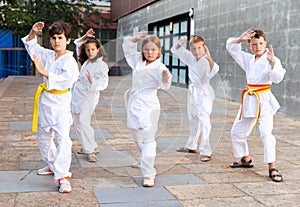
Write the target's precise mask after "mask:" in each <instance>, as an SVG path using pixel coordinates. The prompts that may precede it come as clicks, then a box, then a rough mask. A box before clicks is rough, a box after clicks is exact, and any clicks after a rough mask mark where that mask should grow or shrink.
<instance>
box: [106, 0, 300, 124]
mask: <svg viewBox="0 0 300 207" xmlns="http://www.w3.org/2000/svg"><path fill="white" fill-rule="evenodd" d="M133 1H134V0H122V1H119V0H112V1H111V4H112V17H113V20H114V21H117V22H118V29H117V32H118V33H117V35H118V38H117V52H116V59H117V61H119V63H120V65H121V66H123V65H124V56H123V52H122V47H121V43H122V39H123V37H124V36H127V35H132V34H135V33H137V32H138V31H140V30H141V29H145V30H147V31H149V33H155V34H157V35H158V36H159V37H160V39H161V40H162V43H163V45H164V48H163V49H164V51H163V52H164V55H163V57H162V61H163V62H164V63H165V64H166V65H167V66H168V68H169V70H170V71H171V72H172V74H173V76H174V79H173V84H174V85H180V86H187V85H188V77H187V71H188V68H187V67H186V66H185V65H184V64H182V63H181V62H180V61H178V60H177V59H176V58H175V57H173V56H172V55H171V54H170V51H169V49H170V47H172V45H173V44H175V43H176V41H177V39H178V38H179V37H180V36H182V35H187V36H188V37H190V36H191V35H193V34H198V35H201V36H202V37H204V39H205V41H206V45H207V46H208V48H209V50H210V53H211V55H212V57H213V58H214V60H215V61H216V62H217V63H218V64H219V66H220V71H219V73H218V75H217V77H215V78H214V79H213V80H212V81H211V83H212V85H213V87H214V90H215V93H216V95H217V96H218V97H222V98H227V99H230V100H233V101H236V102H240V96H241V91H242V89H243V88H244V87H245V84H246V80H245V73H244V71H243V70H241V69H240V67H239V66H238V65H237V64H236V63H235V62H234V61H233V59H232V58H231V57H230V55H229V54H228V52H227V51H226V49H225V43H226V40H227V38H229V37H233V36H236V37H237V36H239V35H240V34H241V33H242V32H243V31H245V30H247V29H249V28H259V29H262V30H263V31H264V32H265V33H266V36H267V41H268V44H272V46H273V48H274V52H275V55H276V56H277V57H279V58H280V59H281V61H282V64H283V66H284V68H285V69H286V70H287V73H286V75H285V78H284V80H283V81H282V82H281V83H280V84H273V85H272V91H273V93H274V94H275V96H276V97H277V99H278V101H279V102H280V105H281V109H280V111H281V112H283V113H286V114H287V115H291V116H293V117H295V118H296V119H300V108H299V107H298V105H299V104H300V92H299V91H298V88H299V86H300V81H299V80H300V72H299V69H298V68H299V64H300V57H299V54H300V39H299V38H298V37H299V35H298V34H299V33H300V24H299V21H300V1H298V0H286V1H281V0H265V1H260V0H253V1H247V0H217V1H211V0H185V1H182V0H159V1H153V0H152V1H151V0H139V1H134V2H135V3H134V4H133V6H132V4H130V3H132V2H133ZM125 5H127V6H125ZM130 5H131V6H130ZM120 7H121V8H122V9H120ZM243 48H244V49H245V50H247V46H246V45H243ZM123 67H124V68H125V67H126V66H125V65H124V66H123ZM122 70H123V69H122ZM124 70H125V69H124Z"/></svg>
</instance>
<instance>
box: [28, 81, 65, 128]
mask: <svg viewBox="0 0 300 207" xmlns="http://www.w3.org/2000/svg"><path fill="white" fill-rule="evenodd" d="M43 91H47V92H49V93H52V94H65V93H68V91H69V89H65V90H62V91H60V90H48V89H47V86H46V83H42V84H40V85H39V86H38V87H37V89H36V91H35V96H34V103H33V117H32V132H36V130H37V125H38V105H39V99H40V95H41V93H42V92H43Z"/></svg>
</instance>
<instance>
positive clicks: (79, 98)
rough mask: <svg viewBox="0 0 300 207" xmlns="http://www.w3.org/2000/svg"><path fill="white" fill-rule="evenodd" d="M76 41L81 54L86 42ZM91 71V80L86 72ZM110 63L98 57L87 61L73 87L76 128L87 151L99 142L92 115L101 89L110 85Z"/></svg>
mask: <svg viewBox="0 0 300 207" xmlns="http://www.w3.org/2000/svg"><path fill="white" fill-rule="evenodd" d="M78 40H79V39H76V40H75V41H74V43H75V45H76V51H77V55H78V56H79V55H80V54H79V47H80V46H81V45H82V44H83V43H84V42H79V41H78ZM87 71H89V73H90V75H91V76H92V78H93V81H92V83H90V82H89V80H88V78H87V76H86V74H87ZM108 71H109V68H108V65H107V64H106V63H105V62H104V61H103V60H102V57H100V58H98V59H97V60H95V61H94V62H90V61H89V60H87V61H85V62H84V63H83V65H82V67H81V70H80V75H79V79H78V80H77V81H76V82H75V85H74V87H73V89H72V94H73V96H72V102H71V111H72V114H73V120H74V128H75V131H76V134H77V136H78V137H79V140H80V143H81V144H82V147H83V150H84V152H85V153H87V154H89V153H92V152H95V149H96V148H97V147H98V144H97V142H96V140H95V132H94V129H93V127H92V126H91V117H92V115H93V113H94V111H95V108H96V106H97V104H98V102H99V98H100V91H101V90H104V89H106V88H107V86H108Z"/></svg>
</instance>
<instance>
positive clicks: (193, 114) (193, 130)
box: [171, 35, 219, 162]
mask: <svg viewBox="0 0 300 207" xmlns="http://www.w3.org/2000/svg"><path fill="white" fill-rule="evenodd" d="M186 42H187V37H186V36H184V37H182V38H181V39H179V41H178V42H177V44H176V45H174V46H173V47H172V48H171V52H172V53H173V54H174V55H175V56H176V57H178V58H179V59H180V60H181V61H182V62H183V63H184V64H186V65H187V66H188V67H189V79H190V80H191V84H190V85H189V92H188V107H187V108H188V117H189V125H190V135H189V138H188V140H187V142H186V144H185V146H184V147H181V148H178V149H177V151H178V152H188V153H195V152H196V149H197V145H198V139H199V136H200V134H201V142H200V144H199V152H200V160H201V161H202V162H207V161H209V160H210V157H211V154H212V149H211V146H210V139H209V136H210V131H211V123H210V115H211V112H212V104H213V100H214V97H215V95H214V91H213V89H212V87H211V86H210V84H209V81H210V79H212V78H213V77H214V76H215V75H216V74H217V72H218V71H219V66H218V65H217V64H216V63H215V62H214V60H213V59H212V58H211V56H210V53H209V50H208V48H207V47H206V45H205V42H204V39H203V38H202V37H201V36H199V35H195V36H193V37H192V38H191V40H190V42H189V46H190V51H189V50H187V49H185V48H184V47H183V45H184V44H186Z"/></svg>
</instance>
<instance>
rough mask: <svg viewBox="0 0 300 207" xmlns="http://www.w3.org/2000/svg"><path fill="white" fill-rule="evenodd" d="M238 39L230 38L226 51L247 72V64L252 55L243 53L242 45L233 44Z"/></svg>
mask: <svg viewBox="0 0 300 207" xmlns="http://www.w3.org/2000/svg"><path fill="white" fill-rule="evenodd" d="M235 39H236V38H229V39H228V40H227V42H226V49H227V51H228V52H229V54H230V55H231V57H232V58H233V59H234V60H235V61H236V62H237V64H239V66H240V67H241V68H242V69H243V70H244V71H246V69H247V67H246V63H247V62H248V61H247V60H248V59H249V58H251V57H252V55H251V54H250V53H246V52H243V51H242V44H241V43H240V44H234V43H231V42H232V41H233V40H235Z"/></svg>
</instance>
